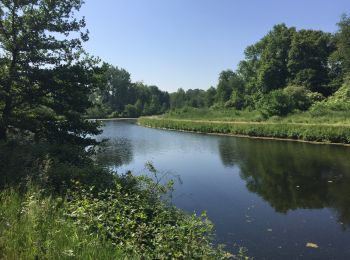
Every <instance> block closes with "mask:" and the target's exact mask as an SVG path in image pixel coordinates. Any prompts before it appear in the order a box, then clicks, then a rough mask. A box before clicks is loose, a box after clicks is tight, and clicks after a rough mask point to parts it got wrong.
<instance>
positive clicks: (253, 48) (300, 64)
mask: <svg viewBox="0 0 350 260" xmlns="http://www.w3.org/2000/svg"><path fill="white" fill-rule="evenodd" d="M338 27H339V30H338V31H337V32H336V33H335V34H331V33H327V32H323V31H320V30H304V29H302V30H297V29H296V28H295V27H287V26H286V25H285V24H278V25H275V26H274V27H273V28H272V30H271V31H270V32H268V33H267V34H266V35H265V36H264V37H263V38H262V39H261V40H259V41H258V42H257V43H255V44H253V45H250V46H248V47H247V48H246V49H245V51H244V54H245V59H244V60H242V61H240V62H239V64H238V67H237V69H236V71H233V70H230V69H229V70H224V71H222V72H221V73H220V75H219V79H218V83H217V85H216V87H210V88H209V89H208V90H202V89H189V90H186V91H185V90H184V89H182V88H179V89H178V90H177V91H176V92H174V93H170V94H169V93H167V92H165V91H161V90H159V89H158V87H156V86H147V85H145V84H143V83H140V82H136V83H133V82H131V79H130V74H129V73H128V72H127V71H126V70H124V69H121V68H118V67H114V66H111V65H108V64H104V65H103V67H104V71H105V73H104V75H103V80H104V85H103V86H102V88H100V89H98V90H97V91H96V92H94V94H93V95H91V101H92V102H93V103H94V107H93V108H91V109H90V110H89V112H88V114H89V116H90V117H95V118H96V117H106V116H109V117H138V116H142V115H155V114H162V113H164V112H167V111H168V110H175V109H181V108H184V107H194V108H209V107H212V108H217V109H225V108H232V109H237V110H243V109H246V110H259V111H261V112H262V113H263V114H264V115H266V116H273V115H277V116H284V115H287V114H289V113H291V112H293V111H296V110H299V111H305V110H308V109H309V108H310V106H312V105H313V104H314V103H316V102H320V101H322V100H326V99H327V98H329V97H331V96H333V95H334V94H335V93H336V92H337V91H338V90H339V89H340V88H341V86H342V85H343V84H344V82H345V81H346V78H347V75H348V74H349V73H350V41H349V39H350V18H349V17H348V16H346V15H343V16H342V18H341V21H340V22H339V23H338ZM348 85H349V84H347V86H348ZM343 92H344V90H342V93H343ZM338 96H339V95H338Z"/></svg>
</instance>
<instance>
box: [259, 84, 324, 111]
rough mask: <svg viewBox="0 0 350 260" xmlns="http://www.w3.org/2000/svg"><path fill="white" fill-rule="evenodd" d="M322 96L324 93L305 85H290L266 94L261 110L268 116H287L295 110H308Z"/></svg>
mask: <svg viewBox="0 0 350 260" xmlns="http://www.w3.org/2000/svg"><path fill="white" fill-rule="evenodd" d="M321 98H322V95H320V94H319V95H317V94H314V93H312V92H310V91H308V90H306V89H305V88H304V87H298V86H288V87H286V88H284V89H277V90H274V91H271V92H270V93H269V94H268V95H265V96H264V98H263V100H262V103H261V104H262V105H261V110H262V112H263V113H264V114H265V115H266V116H268V117H271V116H286V115H288V114H289V113H291V112H293V111H295V110H301V111H305V110H307V109H308V108H309V107H310V106H311V104H312V103H313V102H314V100H317V99H321Z"/></svg>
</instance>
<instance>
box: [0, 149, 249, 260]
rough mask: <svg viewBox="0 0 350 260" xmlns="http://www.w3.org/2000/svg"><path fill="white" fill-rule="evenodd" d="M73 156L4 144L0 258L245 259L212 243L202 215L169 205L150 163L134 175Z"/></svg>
mask: <svg viewBox="0 0 350 260" xmlns="http://www.w3.org/2000/svg"><path fill="white" fill-rule="evenodd" d="M69 151H71V153H70V152H69ZM74 154H77V150H75V149H71V148H68V147H67V148H65V149H64V148H62V147H56V146H54V147H50V146H49V145H48V144H33V145H32V144H21V143H20V144H17V143H14V144H0V177H1V178H0V259H71V258H73V259H202V258H204V259H245V258H244V256H243V254H238V256H237V257H236V256H232V255H231V254H229V253H227V252H225V251H224V250H223V249H222V248H221V247H217V246H214V239H215V237H214V227H213V225H212V223H211V222H210V221H209V220H208V219H207V217H206V215H205V214H202V215H198V214H188V213H185V212H183V211H182V210H180V209H178V208H176V207H175V206H174V205H172V204H171V203H170V200H168V199H167V198H168V197H169V196H168V195H170V193H171V191H172V181H170V182H168V183H160V182H159V179H160V178H161V176H159V173H158V172H157V170H156V169H155V168H154V167H153V165H151V164H147V169H148V171H146V170H145V174H146V175H147V176H149V177H147V176H140V177H137V176H134V175H132V174H131V173H130V172H129V173H126V174H116V172H113V171H109V170H107V169H105V168H104V167H103V165H98V163H96V162H95V161H92V160H90V159H88V158H86V157H83V158H81V160H80V161H79V159H78V158H74V157H73V156H74ZM72 160H73V161H72ZM19 161H20V162H21V163H18V162H19Z"/></svg>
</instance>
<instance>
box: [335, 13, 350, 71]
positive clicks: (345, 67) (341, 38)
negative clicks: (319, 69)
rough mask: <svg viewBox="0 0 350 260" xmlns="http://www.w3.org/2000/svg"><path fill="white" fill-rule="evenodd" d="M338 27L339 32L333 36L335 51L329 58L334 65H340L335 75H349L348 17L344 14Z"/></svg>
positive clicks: (349, 22)
mask: <svg viewBox="0 0 350 260" xmlns="http://www.w3.org/2000/svg"><path fill="white" fill-rule="evenodd" d="M338 27H339V31H338V32H337V33H336V35H335V40H336V46H337V49H336V50H335V52H334V53H333V54H332V57H331V58H332V59H333V61H334V63H335V64H336V65H337V64H339V65H340V66H338V67H337V69H338V71H336V74H338V75H339V74H340V75H339V76H342V75H346V74H347V73H350V43H349V38H350V17H349V16H347V15H345V14H344V15H343V16H342V18H341V20H340V22H339V23H338Z"/></svg>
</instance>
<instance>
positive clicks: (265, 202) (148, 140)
mask: <svg viewBox="0 0 350 260" xmlns="http://www.w3.org/2000/svg"><path fill="white" fill-rule="evenodd" d="M100 138H109V140H110V141H109V143H108V145H107V147H106V149H105V150H104V152H102V153H100V154H99V155H98V159H99V161H100V162H103V163H105V164H106V165H108V166H109V167H115V168H116V169H117V170H118V171H119V172H123V171H126V170H129V169H130V170H132V171H133V172H134V173H136V174H142V173H143V172H144V164H145V162H147V161H153V163H154V165H155V166H156V168H158V169H159V170H161V171H167V172H169V171H170V172H171V173H173V174H179V175H180V176H181V180H182V181H183V183H182V184H178V185H177V186H176V187H175V188H176V190H175V194H174V203H175V204H176V205H177V206H178V207H181V208H183V209H184V210H187V211H189V212H193V211H196V212H201V211H204V210H206V211H207V212H208V216H209V217H210V219H211V220H212V221H213V222H214V224H215V227H216V233H217V237H218V242H220V243H224V244H226V246H227V248H228V249H229V250H235V249H236V247H235V245H239V246H245V247H247V248H248V249H249V254H250V255H252V256H254V257H255V258H256V259H350V246H349V245H350V229H347V228H346V227H347V226H349V225H350V160H349V154H350V148H346V147H339V146H338V147H336V146H327V145H310V144H303V143H291V142H280V141H267V140H251V139H245V138H234V137H223V136H208V135H199V134H192V133H179V132H170V131H163V130H157V129H148V128H143V127H140V126H137V125H135V124H131V123H130V122H119V121H115V122H113V121H112V122H107V123H106V125H105V127H104V133H103V135H102V136H101V137H100ZM307 242H313V243H316V244H318V245H319V248H318V249H317V250H315V249H310V248H306V246H305V245H306V243H307Z"/></svg>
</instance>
